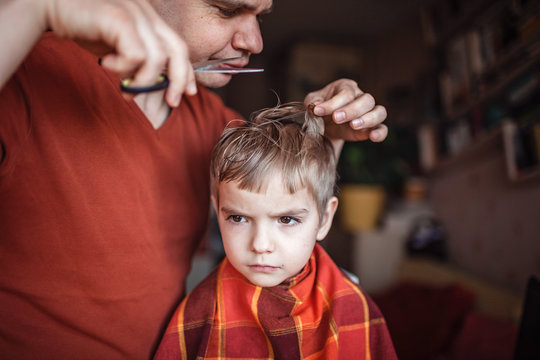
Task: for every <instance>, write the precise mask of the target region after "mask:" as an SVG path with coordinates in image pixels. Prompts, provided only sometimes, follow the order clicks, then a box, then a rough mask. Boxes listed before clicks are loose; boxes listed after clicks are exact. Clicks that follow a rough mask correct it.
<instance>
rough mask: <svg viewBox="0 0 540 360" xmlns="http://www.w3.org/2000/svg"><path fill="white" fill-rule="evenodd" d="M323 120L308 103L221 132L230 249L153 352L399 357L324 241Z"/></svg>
mask: <svg viewBox="0 0 540 360" xmlns="http://www.w3.org/2000/svg"><path fill="white" fill-rule="evenodd" d="M323 131H324V123H323V120H322V118H319V117H316V116H314V115H313V114H312V112H311V110H310V109H308V110H307V111H305V109H304V107H303V106H302V105H298V104H289V105H286V106H281V107H277V108H274V109H267V110H263V111H261V112H259V113H256V114H254V115H253V116H252V118H251V120H250V121H248V122H246V123H243V124H242V125H240V126H238V127H229V128H227V129H226V130H225V131H224V133H223V134H222V136H221V138H220V140H219V142H218V143H217V145H216V146H215V148H214V152H213V155H212V166H211V178H212V194H213V195H212V202H213V204H214V207H215V209H216V212H217V218H218V222H219V226H220V230H221V235H222V238H223V244H224V247H225V252H226V254H227V257H226V259H225V260H223V262H222V263H221V264H220V265H219V267H218V268H216V269H215V270H214V271H213V272H212V274H210V275H209V276H208V277H207V278H206V279H205V280H203V282H202V283H201V284H199V286H197V287H196V288H195V289H194V290H193V292H191V293H190V294H189V295H188V296H187V297H186V298H185V299H184V301H182V303H181V304H180V306H179V307H178V309H177V311H176V313H175V315H174V316H173V318H172V320H171V322H170V324H169V327H168V329H167V332H166V334H165V336H164V337H163V339H162V342H161V345H160V347H159V349H158V351H157V353H156V357H155V358H156V359H178V358H181V359H195V358H214V359H218V358H219V359H235V358H242V359H271V358H278V359H301V358H310V359H316V358H317V359H319V358H320V359H335V358H339V359H353V358H354V359H393V358H396V355H395V352H394V349H393V346H392V342H391V339H390V336H389V334H388V330H387V328H386V324H385V321H384V319H383V317H382V315H381V314H380V312H379V310H378V308H377V307H376V305H375V304H374V303H373V302H372V301H371V300H370V299H369V298H368V296H367V295H366V294H364V293H363V292H362V291H361V290H360V289H359V288H358V287H357V286H356V285H355V284H354V283H352V282H351V281H350V280H349V278H348V277H347V276H346V275H344V274H343V273H342V272H341V271H340V270H339V268H338V267H337V266H336V265H335V264H334V263H333V262H332V260H331V259H330V257H329V256H328V255H327V254H326V253H325V251H324V250H323V249H322V247H320V246H319V245H317V244H316V242H317V241H321V240H323V239H324V237H325V236H326V235H327V233H328V231H329V229H330V226H331V224H332V219H333V216H334V214H335V211H336V208H337V205H338V200H337V198H336V197H335V196H333V194H334V187H335V180H336V172H335V169H336V158H335V155H334V150H333V147H332V145H331V143H330V141H329V140H328V139H327V138H326V137H325V136H324V135H323Z"/></svg>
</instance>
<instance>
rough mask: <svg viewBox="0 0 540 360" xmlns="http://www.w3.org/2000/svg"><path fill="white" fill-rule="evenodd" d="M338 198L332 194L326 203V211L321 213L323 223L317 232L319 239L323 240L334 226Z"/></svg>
mask: <svg viewBox="0 0 540 360" xmlns="http://www.w3.org/2000/svg"><path fill="white" fill-rule="evenodd" d="M338 202H339V201H338V199H337V197H335V196H332V197H331V198H330V200H328V203H327V204H326V209H325V210H324V213H323V214H321V215H322V217H321V224H320V225H319V231H318V232H317V241H321V240H323V239H324V238H325V237H326V235H328V232H329V231H330V228H331V227H332V221H333V220H334V215H335V213H336V210H337V207H338Z"/></svg>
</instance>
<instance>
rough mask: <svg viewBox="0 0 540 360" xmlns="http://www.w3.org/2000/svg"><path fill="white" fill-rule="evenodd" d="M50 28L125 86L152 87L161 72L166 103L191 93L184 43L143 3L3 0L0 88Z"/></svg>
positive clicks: (191, 76) (0, 12) (132, 0)
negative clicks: (121, 79) (128, 80)
mask: <svg viewBox="0 0 540 360" xmlns="http://www.w3.org/2000/svg"><path fill="white" fill-rule="evenodd" d="M47 29H50V30H53V31H54V32H55V33H56V34H58V35H59V36H61V37H65V38H69V39H73V40H76V41H77V42H78V43H79V44H81V45H82V46H84V47H86V48H87V49H89V50H91V51H93V52H94V53H96V54H97V55H99V56H102V66H103V67H105V68H106V69H108V70H111V71H113V72H114V73H116V74H117V75H119V76H120V77H131V78H133V81H132V82H131V84H130V85H131V86H134V87H136V86H148V85H151V84H154V83H155V82H156V80H157V79H158V77H159V75H160V74H161V73H162V72H163V70H164V69H165V68H168V74H167V75H168V77H169V81H170V85H169V88H168V90H167V93H166V97H165V98H166V101H167V103H168V104H169V105H170V106H177V105H178V103H179V102H180V98H181V96H182V93H184V92H186V93H187V94H195V93H196V92H197V88H196V84H195V76H194V73H193V68H192V67H191V64H190V62H189V57H188V49H187V45H186V44H185V43H184V41H183V40H182V39H181V38H180V37H179V36H178V34H176V32H175V31H174V30H172V29H171V28H170V27H169V26H168V25H167V24H166V23H165V22H164V21H163V20H162V19H161V18H160V17H159V15H158V14H157V13H156V11H155V10H154V9H153V8H152V6H151V5H150V4H149V3H148V1H147V0H92V1H88V0H40V1H35V0H7V1H5V2H2V6H0V45H1V47H2V48H3V53H5V54H6V57H8V59H4V61H0V86H2V85H3V84H4V83H5V81H7V79H8V78H9V76H11V73H12V72H13V71H15V69H16V68H17V66H18V65H19V64H20V62H22V61H23V59H24V57H25V56H26V54H27V53H28V52H29V51H30V50H31V48H32V46H33V44H34V43H35V41H36V40H37V39H38V38H39V36H40V35H41V34H42V33H43V31H45V30H47Z"/></svg>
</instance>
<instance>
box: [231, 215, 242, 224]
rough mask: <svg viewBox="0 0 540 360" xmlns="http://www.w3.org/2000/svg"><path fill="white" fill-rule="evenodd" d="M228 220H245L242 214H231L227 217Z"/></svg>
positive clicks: (238, 221) (237, 221) (235, 221)
mask: <svg viewBox="0 0 540 360" xmlns="http://www.w3.org/2000/svg"><path fill="white" fill-rule="evenodd" d="M227 220H231V221H232V222H234V223H241V222H244V221H245V219H244V217H243V216H241V215H231V216H229V217H228V218H227Z"/></svg>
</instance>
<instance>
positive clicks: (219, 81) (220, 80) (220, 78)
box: [195, 73, 232, 88]
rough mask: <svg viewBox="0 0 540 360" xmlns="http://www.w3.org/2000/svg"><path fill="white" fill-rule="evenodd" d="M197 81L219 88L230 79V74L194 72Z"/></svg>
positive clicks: (203, 84)
mask: <svg viewBox="0 0 540 360" xmlns="http://www.w3.org/2000/svg"><path fill="white" fill-rule="evenodd" d="M195 78H196V79H197V83H198V84H199V85H202V86H204V87H208V88H220V87H223V86H225V85H227V84H228V83H229V81H231V78H232V75H230V74H217V73H206V74H204V73H201V74H195Z"/></svg>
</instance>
